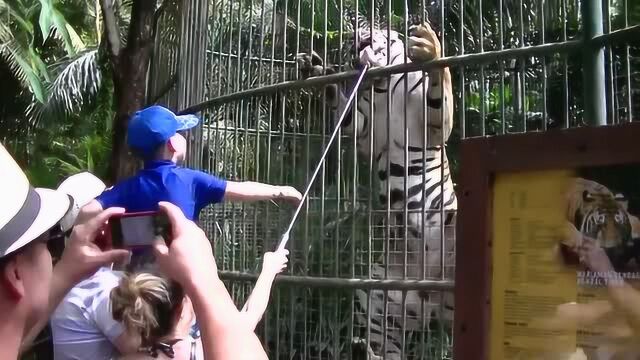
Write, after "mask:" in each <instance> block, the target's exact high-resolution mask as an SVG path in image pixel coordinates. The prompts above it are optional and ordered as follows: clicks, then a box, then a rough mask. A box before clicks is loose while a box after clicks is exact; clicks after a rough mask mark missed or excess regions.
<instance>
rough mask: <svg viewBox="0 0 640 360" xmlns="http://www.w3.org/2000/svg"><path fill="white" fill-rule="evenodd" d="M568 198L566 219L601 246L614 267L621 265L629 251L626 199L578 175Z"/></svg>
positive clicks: (630, 245) (628, 223) (629, 238)
mask: <svg viewBox="0 0 640 360" xmlns="http://www.w3.org/2000/svg"><path fill="white" fill-rule="evenodd" d="M569 200H570V201H569V212H568V214H567V215H568V217H569V219H568V220H569V221H571V222H572V223H573V224H574V225H575V227H576V228H577V229H578V230H579V231H580V232H581V233H582V234H583V235H586V236H589V237H591V238H593V239H595V240H596V243H597V244H598V246H600V247H602V248H603V249H605V251H606V252H607V255H608V256H609V259H610V260H611V263H612V264H613V266H614V267H615V268H620V267H622V266H624V265H625V264H626V263H627V262H628V261H629V259H630V258H631V256H632V252H633V251H632V247H633V241H632V236H631V223H630V220H629V214H628V213H627V211H626V210H625V207H624V204H625V202H626V198H625V197H624V196H623V195H622V194H614V193H613V192H611V191H610V190H609V189H608V188H606V187H605V186H603V185H601V184H599V183H597V182H595V181H591V180H586V179H582V178H578V179H576V180H575V182H574V185H573V188H572V191H571V193H570V199H569Z"/></svg>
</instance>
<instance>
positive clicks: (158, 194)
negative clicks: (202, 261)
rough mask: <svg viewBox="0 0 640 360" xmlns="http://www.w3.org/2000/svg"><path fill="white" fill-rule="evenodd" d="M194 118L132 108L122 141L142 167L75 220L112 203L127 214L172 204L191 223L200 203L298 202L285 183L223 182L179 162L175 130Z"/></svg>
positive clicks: (181, 141)
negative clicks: (277, 184) (125, 139)
mask: <svg viewBox="0 0 640 360" xmlns="http://www.w3.org/2000/svg"><path fill="white" fill-rule="evenodd" d="M198 122H199V120H198V118H197V117H195V116H194V115H183V116H176V115H175V114H174V113H173V112H171V110H169V109H166V108H164V107H162V106H157V105H154V106H151V107H148V108H146V109H143V110H141V111H138V112H136V114H135V115H134V116H133V117H132V119H131V120H130V122H129V128H128V131H127V143H128V145H129V147H130V148H131V149H132V151H133V152H134V153H135V154H136V155H137V156H139V157H140V158H141V159H142V160H144V168H143V169H142V170H140V171H139V172H138V173H137V174H136V175H134V176H132V177H129V178H127V179H125V180H123V181H121V182H118V183H117V184H116V185H115V186H114V187H113V188H111V189H109V190H107V191H105V192H103V193H102V194H101V195H99V196H98V197H97V198H96V199H95V200H94V201H92V202H90V203H89V204H87V205H86V206H85V207H84V208H83V209H82V211H81V212H80V215H79V216H78V222H77V223H82V222H83V221H84V219H85V218H88V217H90V216H91V215H92V214H95V213H98V212H100V211H101V210H102V209H106V208H109V207H113V206H119V207H124V208H125V209H126V210H127V212H140V211H155V210H158V202H160V201H167V202H170V203H172V204H174V205H176V206H178V207H179V208H180V209H181V210H182V212H183V213H184V214H185V216H186V217H187V219H189V220H192V221H196V222H197V220H198V215H199V214H200V211H201V210H202V209H203V208H204V207H206V206H207V205H209V204H215V203H220V202H222V201H259V200H276V199H281V200H285V201H287V202H290V203H292V204H293V205H298V204H299V202H300V201H301V200H302V194H301V193H300V192H299V191H298V190H296V189H295V188H293V187H291V186H274V185H269V184H264V183H259V182H251V181H244V182H235V181H227V180H224V179H221V178H218V177H216V176H213V175H210V174H207V173H204V172H202V171H197V170H192V169H187V168H183V167H181V166H179V165H178V164H180V163H181V162H182V161H184V158H185V154H186V152H187V141H186V139H185V138H184V137H183V136H182V135H180V134H179V133H178V132H179V131H184V130H188V129H191V128H193V127H194V126H196V125H198Z"/></svg>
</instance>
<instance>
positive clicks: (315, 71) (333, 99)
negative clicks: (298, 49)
mask: <svg viewBox="0 0 640 360" xmlns="http://www.w3.org/2000/svg"><path fill="white" fill-rule="evenodd" d="M296 61H297V63H298V71H299V74H298V75H299V77H300V79H301V80H306V79H308V78H310V77H315V76H322V75H331V74H335V73H336V70H335V69H334V68H332V67H326V68H325V66H324V60H322V58H321V57H320V55H318V53H316V52H315V51H312V52H311V54H308V53H299V54H298V55H297V56H296ZM324 90H325V92H326V99H327V101H328V103H329V105H330V106H331V107H332V108H337V107H338V105H339V104H340V101H341V99H342V98H343V97H344V96H343V95H342V94H341V92H340V89H339V87H338V85H337V84H335V83H332V84H328V85H327V86H325V88H324Z"/></svg>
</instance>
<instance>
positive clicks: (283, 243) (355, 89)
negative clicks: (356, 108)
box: [278, 65, 369, 250]
mask: <svg viewBox="0 0 640 360" xmlns="http://www.w3.org/2000/svg"><path fill="white" fill-rule="evenodd" d="M367 70H369V65H365V66H364V69H362V73H361V74H360V77H358V81H356V84H355V85H354V87H353V90H352V91H351V95H349V99H348V100H347V104H346V105H345V107H344V110H342V114H340V118H339V119H338V122H337V123H336V126H335V129H333V134H331V138H330V139H329V142H328V143H327V146H326V147H325V149H324V153H323V154H322V157H321V158H320V160H319V161H318V166H316V170H315V171H314V172H313V175H312V176H311V180H309V184H307V189H306V190H305V191H304V194H303V195H302V200H300V203H299V204H298V207H297V208H296V212H295V213H294V214H293V218H291V221H290V222H289V226H288V227H287V231H285V232H284V234H282V239H281V240H280V244H279V245H278V250H282V249H284V248H285V246H287V242H289V234H290V233H291V229H292V228H293V224H295V222H296V219H297V218H298V214H300V210H301V209H302V205H304V202H305V201H306V200H307V197H308V196H309V191H310V190H311V185H313V182H314V181H315V179H316V176H318V172H319V171H320V167H321V166H322V164H323V163H324V161H325V159H326V157H327V154H328V153H329V149H330V148H331V144H332V143H333V140H334V139H335V138H336V135H338V131H340V127H342V121H344V118H345V116H346V115H347V112H348V111H349V108H350V107H351V104H352V103H353V99H355V97H356V94H357V93H358V89H359V88H360V84H361V83H362V79H364V75H365V74H366V73H367Z"/></svg>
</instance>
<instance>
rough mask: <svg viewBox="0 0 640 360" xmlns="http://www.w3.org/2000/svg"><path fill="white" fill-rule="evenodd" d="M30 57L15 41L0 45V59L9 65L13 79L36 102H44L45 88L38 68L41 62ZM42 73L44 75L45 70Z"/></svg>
mask: <svg viewBox="0 0 640 360" xmlns="http://www.w3.org/2000/svg"><path fill="white" fill-rule="evenodd" d="M32 55H33V54H32V53H31V52H30V51H29V50H28V49H24V48H22V46H21V45H20V44H19V43H18V42H16V41H9V42H6V43H3V44H0V59H1V60H2V61H5V62H6V63H7V65H9V68H10V69H11V72H12V73H13V74H14V76H15V78H16V79H18V80H19V81H20V82H21V83H22V84H23V86H24V87H25V88H28V89H29V90H30V91H31V93H32V94H33V96H34V97H35V98H36V99H37V100H38V101H40V102H44V100H45V87H44V85H43V82H42V78H41V76H40V75H41V74H40V72H41V71H42V70H43V69H42V67H40V64H41V61H38V60H40V59H39V58H38V59H34V58H32ZM32 64H34V65H36V66H32ZM44 71H45V74H46V68H45V69H44Z"/></svg>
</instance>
